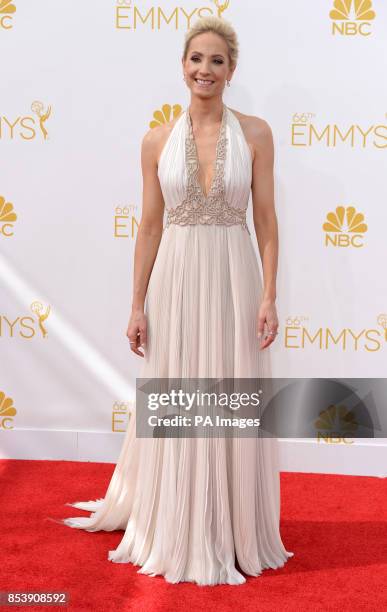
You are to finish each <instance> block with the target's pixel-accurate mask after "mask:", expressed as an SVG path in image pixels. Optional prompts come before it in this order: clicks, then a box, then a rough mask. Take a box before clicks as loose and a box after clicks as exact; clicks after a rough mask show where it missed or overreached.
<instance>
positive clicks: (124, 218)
mask: <svg viewBox="0 0 387 612" xmlns="http://www.w3.org/2000/svg"><path fill="white" fill-rule="evenodd" d="M136 209H137V206H134V205H130V206H123V207H122V206H116V208H115V212H114V238H129V237H131V238H134V236H135V233H136V230H137V229H138V225H139V223H138V220H137V217H136V216H135V214H134V212H133V211H135V210H136ZM131 211H132V212H131ZM130 218H131V221H130ZM129 223H130V225H131V234H130V235H129V234H128V233H126V232H127V231H128V229H129V228H128V225H129Z"/></svg>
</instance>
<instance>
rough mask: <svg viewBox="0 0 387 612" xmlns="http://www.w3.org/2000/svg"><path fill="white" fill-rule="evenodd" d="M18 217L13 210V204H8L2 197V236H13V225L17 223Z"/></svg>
mask: <svg viewBox="0 0 387 612" xmlns="http://www.w3.org/2000/svg"><path fill="white" fill-rule="evenodd" d="M16 219H17V215H16V213H15V211H14V209H13V204H11V202H6V201H5V198H3V196H0V235H1V236H6V237H9V236H13V231H12V230H13V223H15V221H16Z"/></svg>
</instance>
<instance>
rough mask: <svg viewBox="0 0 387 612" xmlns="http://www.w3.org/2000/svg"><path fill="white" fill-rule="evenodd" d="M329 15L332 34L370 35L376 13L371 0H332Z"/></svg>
mask: <svg viewBox="0 0 387 612" xmlns="http://www.w3.org/2000/svg"><path fill="white" fill-rule="evenodd" d="M329 17H330V18H331V19H332V34H333V35H336V34H339V35H341V36H356V35H360V36H370V34H371V22H372V21H373V20H374V19H375V17H376V14H375V11H374V10H373V8H372V2H371V0H334V2H333V9H332V10H331V11H330V13H329Z"/></svg>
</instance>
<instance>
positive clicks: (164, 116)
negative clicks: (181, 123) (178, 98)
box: [149, 104, 182, 128]
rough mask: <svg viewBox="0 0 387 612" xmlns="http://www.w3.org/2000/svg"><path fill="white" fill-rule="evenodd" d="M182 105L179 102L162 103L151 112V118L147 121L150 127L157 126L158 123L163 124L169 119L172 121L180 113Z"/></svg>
mask: <svg viewBox="0 0 387 612" xmlns="http://www.w3.org/2000/svg"><path fill="white" fill-rule="evenodd" d="M181 111H182V107H181V105H180V104H173V106H171V105H170V104H163V106H162V107H161V109H157V110H155V111H154V113H153V119H152V121H150V122H149V127H150V128H155V127H158V126H159V125H165V124H166V123H169V122H170V121H173V120H174V119H176V117H178V116H179V115H180V114H181Z"/></svg>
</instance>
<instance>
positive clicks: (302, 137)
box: [290, 112, 387, 149]
mask: <svg viewBox="0 0 387 612" xmlns="http://www.w3.org/2000/svg"><path fill="white" fill-rule="evenodd" d="M315 117H316V115H315V113H299V112H297V113H294V114H293V116H292V119H291V124H290V126H291V142H290V144H291V146H292V147H312V146H315V145H317V144H322V146H325V147H328V148H335V147H337V146H339V145H340V143H342V144H346V145H347V146H348V147H351V149H354V148H361V149H366V148H367V147H370V146H373V147H376V148H377V149H386V148H387V135H386V134H387V125H386V123H385V121H383V122H374V123H372V124H371V125H370V126H365V127H362V126H361V125H359V124H358V123H354V124H352V125H349V126H346V127H342V126H340V125H337V123H326V124H323V125H322V126H321V127H320V125H318V124H317V123H316V121H315ZM385 118H387V113H386V115H385ZM385 118H384V119H385Z"/></svg>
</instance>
